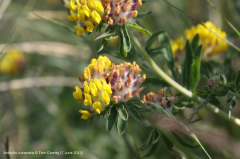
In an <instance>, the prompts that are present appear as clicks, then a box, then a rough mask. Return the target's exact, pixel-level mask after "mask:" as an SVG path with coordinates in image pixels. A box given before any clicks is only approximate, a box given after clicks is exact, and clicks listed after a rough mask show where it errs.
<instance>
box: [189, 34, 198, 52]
mask: <svg viewBox="0 0 240 159" xmlns="http://www.w3.org/2000/svg"><path fill="white" fill-rule="evenodd" d="M198 42H199V35H198V34H196V35H195V36H194V38H193V40H192V43H191V45H192V50H193V52H195V50H196V49H197V47H198Z"/></svg>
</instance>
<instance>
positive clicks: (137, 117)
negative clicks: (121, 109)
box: [127, 105, 143, 122]
mask: <svg viewBox="0 0 240 159" xmlns="http://www.w3.org/2000/svg"><path fill="white" fill-rule="evenodd" d="M127 109H128V112H129V113H130V114H131V115H132V117H133V118H134V119H135V120H137V121H139V122H143V120H142V117H141V116H140V115H139V114H138V112H137V111H136V110H135V109H134V108H133V106H131V105H128V107H127Z"/></svg>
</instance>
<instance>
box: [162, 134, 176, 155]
mask: <svg viewBox="0 0 240 159" xmlns="http://www.w3.org/2000/svg"><path fill="white" fill-rule="evenodd" d="M161 136H162V137H161V139H162V141H163V142H164V144H165V146H166V147H167V148H168V150H170V151H171V150H172V148H173V143H172V142H171V141H170V140H168V138H167V137H166V136H164V135H163V134H162V135H161Z"/></svg>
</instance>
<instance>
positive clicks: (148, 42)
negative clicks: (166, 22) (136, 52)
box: [145, 30, 165, 51]
mask: <svg viewBox="0 0 240 159" xmlns="http://www.w3.org/2000/svg"><path fill="white" fill-rule="evenodd" d="M164 32H165V31H164V30H159V31H157V32H155V33H153V34H152V36H150V37H149V39H148V40H147V41H146V43H145V49H146V50H147V51H148V49H149V48H150V46H151V45H152V44H153V42H154V41H155V40H156V39H157V38H158V35H160V34H162V33H164Z"/></svg>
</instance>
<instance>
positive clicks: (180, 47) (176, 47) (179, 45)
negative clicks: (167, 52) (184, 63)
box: [171, 36, 184, 54]
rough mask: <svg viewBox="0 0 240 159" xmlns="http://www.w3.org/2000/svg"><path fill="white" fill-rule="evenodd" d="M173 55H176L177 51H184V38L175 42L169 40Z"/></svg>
mask: <svg viewBox="0 0 240 159" xmlns="http://www.w3.org/2000/svg"><path fill="white" fill-rule="evenodd" d="M171 45H172V50H173V53H174V54H176V52H177V51H179V50H183V49H184V38H183V37H182V36H181V37H180V38H178V39H177V40H171Z"/></svg>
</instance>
